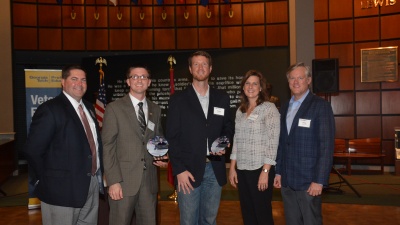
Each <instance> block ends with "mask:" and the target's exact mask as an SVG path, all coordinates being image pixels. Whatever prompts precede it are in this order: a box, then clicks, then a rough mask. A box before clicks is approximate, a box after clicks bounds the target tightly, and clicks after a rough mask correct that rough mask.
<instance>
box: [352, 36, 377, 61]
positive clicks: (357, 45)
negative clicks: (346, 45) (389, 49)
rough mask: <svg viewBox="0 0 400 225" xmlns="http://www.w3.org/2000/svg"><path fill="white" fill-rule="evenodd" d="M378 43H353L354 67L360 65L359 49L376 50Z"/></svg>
mask: <svg viewBox="0 0 400 225" xmlns="http://www.w3.org/2000/svg"><path fill="white" fill-rule="evenodd" d="M378 47H380V46H379V42H378V41H375V42H362V43H355V44H354V56H355V65H356V66H360V65H361V49H364V48H378Z"/></svg>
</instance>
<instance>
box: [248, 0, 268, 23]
mask: <svg viewBox="0 0 400 225" xmlns="http://www.w3.org/2000/svg"><path fill="white" fill-rule="evenodd" d="M264 15H265V7H264V3H263V2H261V3H246V4H243V24H245V25H248V24H264V23H265V20H264V17H265V16H264Z"/></svg>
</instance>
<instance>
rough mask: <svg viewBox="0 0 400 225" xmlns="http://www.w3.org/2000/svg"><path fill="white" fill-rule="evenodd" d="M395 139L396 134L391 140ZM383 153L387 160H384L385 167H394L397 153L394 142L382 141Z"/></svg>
mask: <svg viewBox="0 0 400 225" xmlns="http://www.w3.org/2000/svg"><path fill="white" fill-rule="evenodd" d="M393 132H394V131H393ZM393 138H394V133H393V136H392V137H391V139H393ZM382 153H383V154H385V155H386V156H385V158H384V159H383V163H384V164H385V165H394V163H395V160H396V151H395V148H394V141H393V140H391V141H386V140H385V141H382Z"/></svg>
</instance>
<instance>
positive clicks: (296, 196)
mask: <svg viewBox="0 0 400 225" xmlns="http://www.w3.org/2000/svg"><path fill="white" fill-rule="evenodd" d="M286 76H287V79H288V82H289V88H290V90H291V92H292V98H291V99H290V101H289V102H288V103H286V104H285V105H283V106H282V108H281V133H280V138H279V147H278V154H277V159H276V162H277V165H276V177H275V181H274V186H275V187H276V188H281V193H282V199H283V204H284V210H285V218H286V224H288V225H299V224H307V225H317V224H322V214H321V193H322V189H323V186H326V185H328V180H329V174H330V171H331V168H332V160H333V149H334V138H335V121H334V117H333V112H332V108H331V105H330V104H329V102H327V101H325V100H324V99H322V98H320V97H318V96H316V95H314V94H312V93H311V92H310V90H309V85H310V84H311V71H310V68H309V67H308V66H305V65H304V63H297V64H295V65H292V66H290V67H289V69H288V71H287V73H286Z"/></svg>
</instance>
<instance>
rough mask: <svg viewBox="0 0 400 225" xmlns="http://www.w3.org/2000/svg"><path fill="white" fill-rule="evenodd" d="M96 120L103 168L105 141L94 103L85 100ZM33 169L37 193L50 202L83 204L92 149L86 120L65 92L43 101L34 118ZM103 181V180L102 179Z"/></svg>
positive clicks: (30, 160) (29, 146)
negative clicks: (85, 123)
mask: <svg viewBox="0 0 400 225" xmlns="http://www.w3.org/2000/svg"><path fill="white" fill-rule="evenodd" d="M83 103H84V104H85V107H86V108H87V109H88V111H89V112H90V116H91V117H92V119H93V121H94V122H95V124H96V130H97V131H96V132H97V138H98V139H97V141H98V143H99V148H98V154H99V158H100V167H101V168H100V171H101V170H102V165H103V162H102V157H101V155H102V143H101V138H100V132H99V126H98V123H97V120H96V118H95V113H94V108H93V106H92V104H91V103H89V102H88V101H85V100H83ZM24 153H25V156H26V158H27V160H28V164H29V166H30V167H29V169H32V170H33V174H34V177H33V179H32V182H34V183H36V182H37V181H39V182H38V183H37V184H36V187H35V194H36V195H37V197H38V198H39V199H40V200H41V201H43V202H46V203H48V204H51V205H58V206H65V207H75V208H82V207H83V205H84V204H85V202H86V199H87V195H88V190H89V185H90V179H91V165H92V159H91V151H90V146H89V142H88V140H87V137H86V133H85V129H84V127H83V124H82V122H81V120H80V118H79V116H78V114H77V113H76V110H75V109H74V108H73V106H72V104H71V102H70V101H69V100H68V98H67V97H66V96H65V95H64V94H63V93H61V94H60V95H58V96H57V97H55V98H54V99H51V100H49V101H47V102H45V103H43V104H42V105H40V106H39V107H38V108H37V110H36V112H35V114H34V116H33V118H32V123H31V126H30V130H29V135H28V139H27V142H26V147H25V150H24ZM100 182H101V184H100V185H103V184H102V180H101V179H100Z"/></svg>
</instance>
